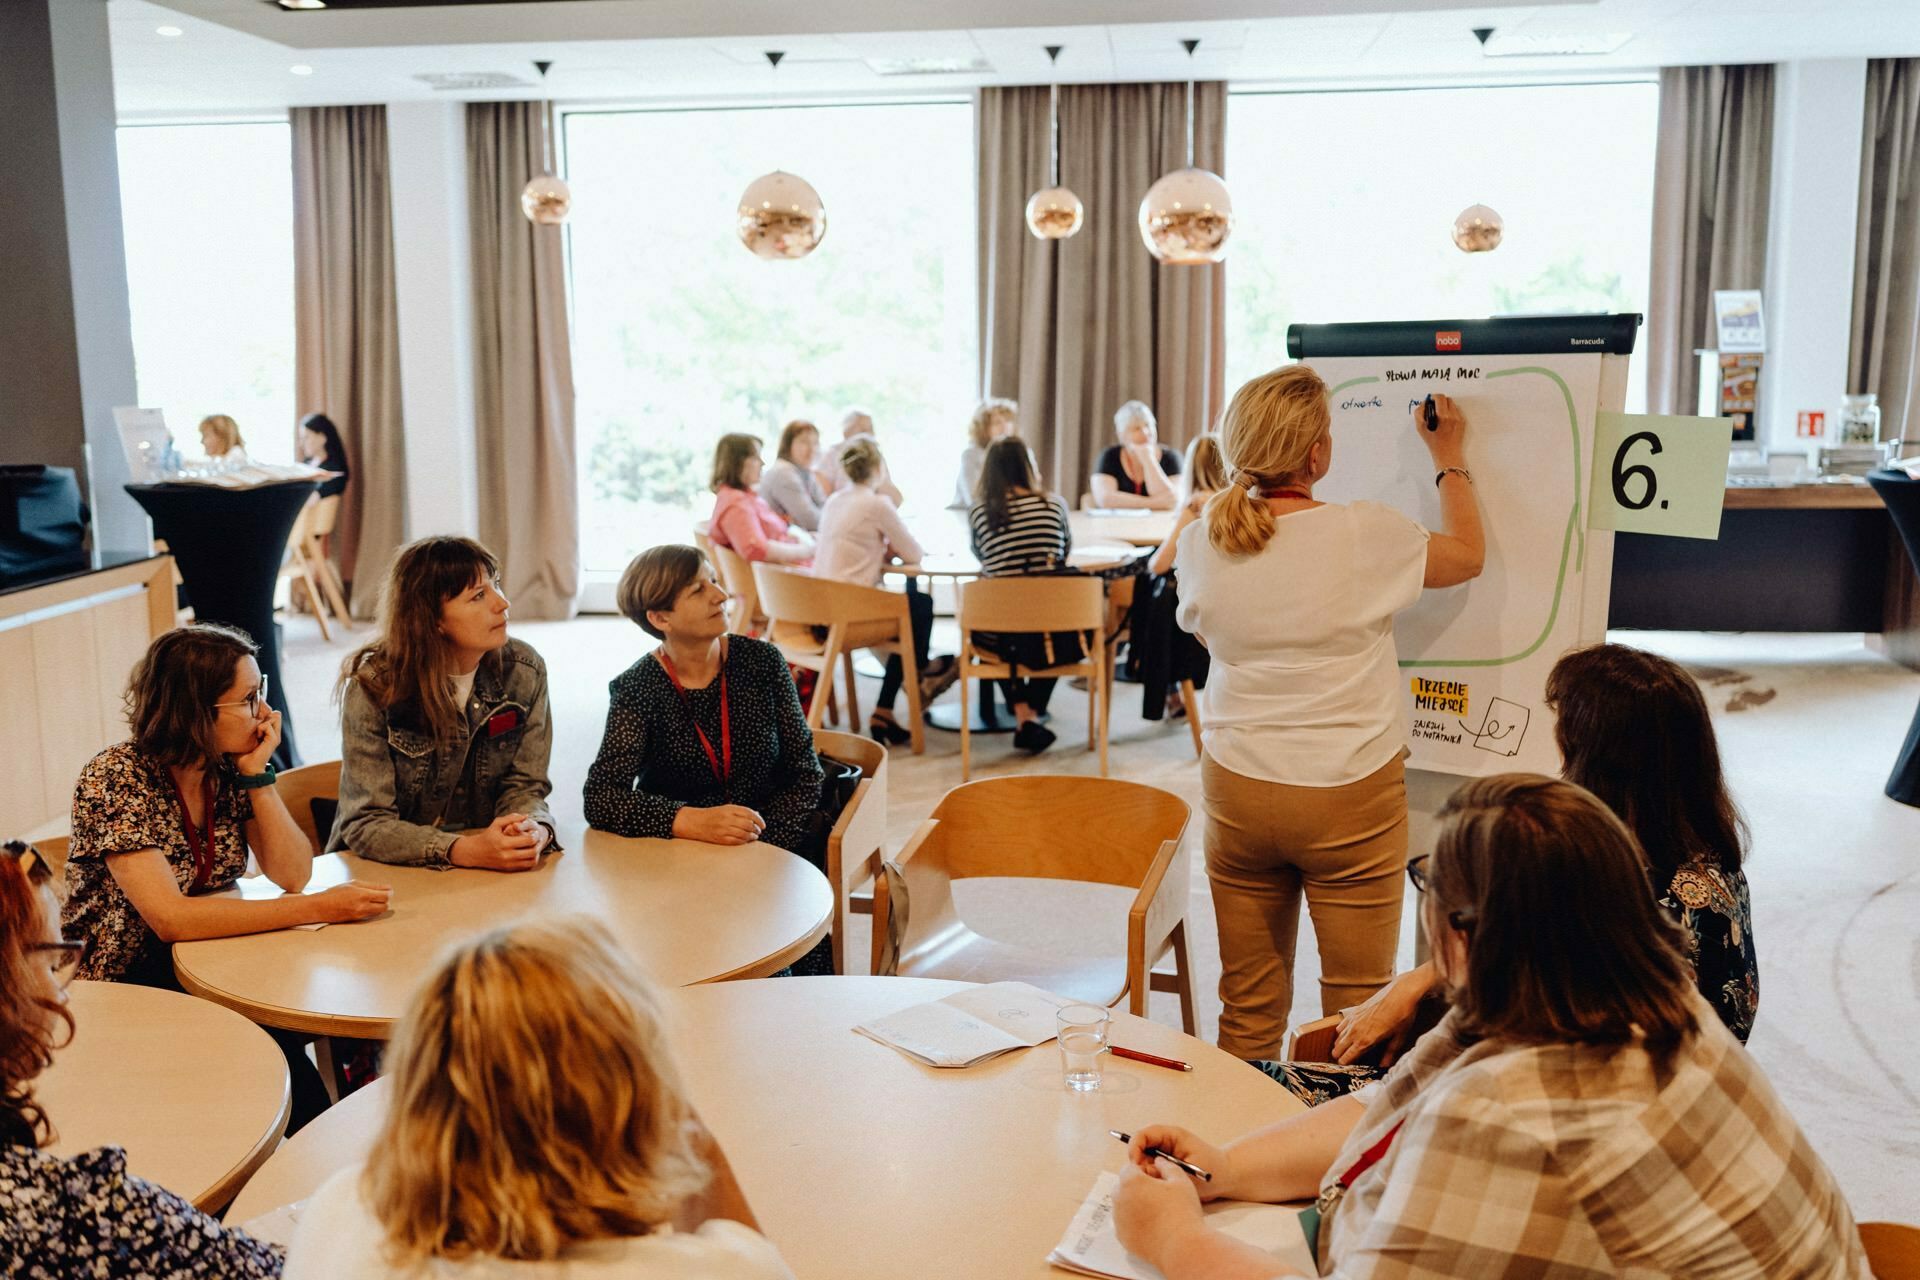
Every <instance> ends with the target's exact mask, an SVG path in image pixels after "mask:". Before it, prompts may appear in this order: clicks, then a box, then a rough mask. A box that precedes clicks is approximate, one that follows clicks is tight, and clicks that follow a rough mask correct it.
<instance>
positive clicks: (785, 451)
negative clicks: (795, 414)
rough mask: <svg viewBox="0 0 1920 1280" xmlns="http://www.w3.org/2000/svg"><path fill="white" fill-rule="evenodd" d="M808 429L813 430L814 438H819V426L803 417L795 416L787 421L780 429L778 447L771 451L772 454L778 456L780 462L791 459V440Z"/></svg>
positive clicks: (805, 432)
mask: <svg viewBox="0 0 1920 1280" xmlns="http://www.w3.org/2000/svg"><path fill="white" fill-rule="evenodd" d="M809 431H811V432H813V434H814V437H815V438H816V439H818V438H819V435H820V428H818V427H816V426H814V425H813V424H812V423H811V422H808V421H807V420H806V419H805V418H795V419H794V420H793V421H792V422H789V423H788V424H787V425H786V426H784V427H782V428H781V429H780V444H779V447H778V448H776V449H775V450H774V451H773V456H774V457H776V458H779V459H780V460H781V461H782V462H791V461H793V442H794V441H796V440H798V439H799V438H800V437H801V436H803V435H805V434H807V432H809Z"/></svg>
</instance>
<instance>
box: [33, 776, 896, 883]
mask: <svg viewBox="0 0 1920 1280" xmlns="http://www.w3.org/2000/svg"><path fill="white" fill-rule="evenodd" d="M874 745H875V746H878V745H880V744H879V743H875V744H874ZM27 843H28V844H30V845H32V846H33V849H34V852H35V853H38V854H39V855H40V857H41V858H42V859H44V860H45V862H46V864H47V867H48V869H50V870H51V871H52V872H53V896H54V897H56V898H58V899H60V901H62V902H65V901H66V900H67V846H68V845H70V844H72V843H73V837H72V836H40V837H38V838H36V839H33V840H29V841H27Z"/></svg>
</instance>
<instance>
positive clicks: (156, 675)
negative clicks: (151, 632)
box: [124, 622, 260, 769]
mask: <svg viewBox="0 0 1920 1280" xmlns="http://www.w3.org/2000/svg"><path fill="white" fill-rule="evenodd" d="M259 652H260V646H259V645H257V644H255V643H254V642H253V641H252V639H251V638H249V637H248V635H247V633H246V632H244V631H242V630H240V629H239V628H238V627H229V626H226V625H224V624H223V623H218V622H195V623H193V624H191V625H189V626H185V627H175V628H174V629H173V630H171V631H167V632H163V633H161V634H160V635H158V636H155V637H154V640H153V643H152V644H150V645H148V646H147V651H146V652H145V653H144V654H142V655H141V656H140V661H138V662H136V663H135V664H134V666H133V674H132V675H131V676H129V677H128V679H127V691H126V695H125V698H124V701H125V705H126V709H127V725H128V727H129V728H131V729H132V730H133V745H134V748H135V749H136V750H137V751H139V752H140V753H141V754H142V755H144V756H147V757H149V758H151V759H153V760H154V761H156V762H158V763H160V764H163V765H167V766H169V767H178V768H182V769H191V768H195V767H199V768H207V769H211V768H214V767H215V766H217V765H218V764H219V763H220V761H221V759H222V756H221V754H220V750H219V748H217V747H216V746H214V741H213V730H214V726H215V725H216V724H218V723H219V716H220V710H219V708H217V707H215V706H214V705H213V704H214V703H216V702H218V701H220V698H221V695H222V694H224V693H226V691H227V690H228V689H230V688H232V687H233V676H234V668H235V667H237V666H238V665H239V663H240V659H242V658H246V657H251V656H252V655H254V654H257V653H259Z"/></svg>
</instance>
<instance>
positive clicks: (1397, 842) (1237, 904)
mask: <svg viewBox="0 0 1920 1280" xmlns="http://www.w3.org/2000/svg"><path fill="white" fill-rule="evenodd" d="M1200 781H1201V787H1202V791H1203V793H1204V796H1205V801H1204V803H1205V806H1206V811H1207V832H1206V853H1207V879H1208V881H1209V883H1210V884H1211V885H1212V887H1213V908H1214V912H1215V914H1216V915H1217V916H1218V917H1219V923H1220V1003H1221V1005H1222V1006H1223V1007H1222V1009H1221V1012H1220V1047H1221V1048H1222V1049H1225V1050H1226V1051H1227V1052H1228V1053H1231V1054H1233V1055H1235V1056H1236V1057H1240V1058H1275V1057H1278V1056H1279V1054H1280V1047H1281V1042H1282V1040H1283V1039H1284V1038H1285V1036H1286V1031H1287V1019H1288V1016H1289V1014H1290V1013H1291V1012H1292V1009H1293V948H1294V941H1295V939H1296V937H1297V936H1298V934H1299V929H1300V897H1301V894H1302V893H1303V892H1304V893H1305V895H1306V899H1307V910H1308V911H1309V912H1311V913H1312V914H1313V933H1314V937H1315V938H1316V939H1317V940H1318V941H1319V944H1320V1008H1321V1010H1322V1012H1323V1013H1334V1012H1336V1011H1337V1010H1340V1009H1344V1008H1346V1007H1347V1006H1349V1005H1354V1004H1358V1003H1359V1002H1360V1001H1362V1000H1364V999H1366V998H1367V997H1368V996H1370V995H1372V994H1373V993H1374V992H1375V991H1377V990H1378V989H1379V988H1381V987H1382V986H1384V985H1386V983H1387V981H1388V979H1390V978H1392V977H1393V961H1394V951H1395V949H1396V948H1397V947H1398V945H1399V942H1400V906H1401V903H1402V901H1403V900H1404V897H1405V892H1406V890H1405V886H1404V885H1403V884H1402V883H1401V877H1402V875H1403V874H1404V873H1405V871H1406V866H1407V783H1406V765H1405V763H1404V757H1403V756H1401V757H1395V758H1394V759H1393V761H1392V762H1390V763H1388V764H1385V765H1382V766H1381V767H1380V768H1379V769H1376V770H1375V771H1374V772H1373V773H1372V774H1370V775H1369V776H1367V777H1365V778H1362V779H1361V780H1360V781H1358V782H1350V783H1348V784H1347V785H1345V786H1341V787H1291V786H1285V785H1282V784H1280V783H1275V782H1262V781H1260V780H1258V779H1255V778H1248V777H1243V776H1242V775H1240V774H1237V773H1235V772H1233V771H1232V770H1231V769H1228V768H1225V767H1224V766H1222V765H1220V764H1217V763H1215V761H1214V759H1213V757H1212V756H1207V757H1205V758H1204V759H1202V760H1201V762H1200Z"/></svg>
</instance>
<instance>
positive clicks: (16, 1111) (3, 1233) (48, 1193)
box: [0, 841, 281, 1280]
mask: <svg viewBox="0 0 1920 1280" xmlns="http://www.w3.org/2000/svg"><path fill="white" fill-rule="evenodd" d="M84 951H85V948H84V945H83V944H82V943H80V942H72V941H68V940H67V939H65V938H63V937H62V936H61V933H60V904H59V902H58V901H57V900H56V899H55V897H54V890H53V873H52V870H51V869H50V868H49V867H48V865H47V863H46V862H45V861H44V860H43V859H42V858H41V857H40V855H39V854H38V853H37V852H36V851H35V850H33V849H32V848H30V847H28V846H27V845H24V844H21V843H19V842H18V841H10V842H8V844H7V845H6V846H5V847H4V848H0V1205H4V1206H5V1211H4V1212H0V1274H4V1275H8V1276H21V1277H38V1276H47V1277H52V1276H90V1277H95V1276H97V1277H103V1278H111V1277H121V1276H126V1277H134V1276H138V1277H148V1276H152V1277H168V1278H169V1280H174V1278H179V1280H186V1278H188V1277H207V1278H208V1280H213V1278H214V1277H220V1278H222V1280H260V1278H262V1277H267V1276H277V1275H279V1274H280V1270H281V1255H280V1251H279V1250H278V1249H275V1248H274V1247H272V1246H271V1245H267V1244H263V1243H261V1242H260V1241H258V1240H255V1239H253V1238H252V1237H251V1236H249V1235H247V1234H246V1233H245V1232H243V1231H239V1230H236V1229H234V1228H231V1227H223V1226H221V1225H220V1223H219V1222H218V1221H217V1220H216V1219H214V1218H211V1217H208V1216H207V1215H206V1214H204V1213H201V1212H200V1211H199V1210H198V1209H196V1208H194V1207H193V1206H192V1205H191V1204H188V1203H187V1202H186V1201H185V1200H184V1199H182V1198H181V1197H179V1196H177V1195H175V1194H173V1193H172V1192H171V1191H168V1190H166V1189H165V1188H163V1187H157V1186H154V1185H153V1184H152V1183H150V1182H147V1181H145V1180H144V1179H141V1178H136V1177H134V1176H133V1175H132V1174H130V1173H128V1172H127V1153H126V1152H125V1151H123V1150H121V1149H120V1148H119V1147H100V1148H97V1149H95V1150H93V1151H86V1152H82V1153H80V1154H79V1155H74V1156H66V1157H62V1156H56V1155H53V1154H52V1153H51V1152H49V1151H47V1150H46V1149H45V1148H46V1147H47V1146H48V1145H49V1144H50V1143H51V1142H52V1141H53V1138H54V1127H53V1123H52V1120H51V1118H50V1117H48V1116H47V1114H46V1113H45V1112H44V1111H42V1110H41V1109H40V1106H39V1104H38V1103H36V1102H35V1100H34V1096H33V1080H34V1077H35V1076H37V1075H39V1074H40V1073H41V1072H42V1071H44V1070H46V1068H47V1067H48V1066H49V1065H50V1064H51V1063H52V1061H53V1053H54V1050H55V1049H58V1048H60V1047H62V1046H63V1045H64V1044H65V1043H66V1042H67V1040H68V1039H70V1038H71V1037H72V1035H73V1014H72V1013H71V1012H69V1011H68V1009H67V998H66V987H67V984H68V983H69V982H71V981H72V980H73V976H74V974H75V972H76V971H77V970H78V969H79V968H80V967H81V960H82V958H83V955H84Z"/></svg>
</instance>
